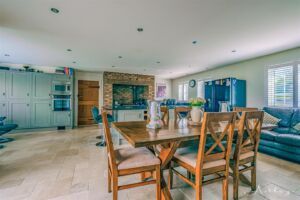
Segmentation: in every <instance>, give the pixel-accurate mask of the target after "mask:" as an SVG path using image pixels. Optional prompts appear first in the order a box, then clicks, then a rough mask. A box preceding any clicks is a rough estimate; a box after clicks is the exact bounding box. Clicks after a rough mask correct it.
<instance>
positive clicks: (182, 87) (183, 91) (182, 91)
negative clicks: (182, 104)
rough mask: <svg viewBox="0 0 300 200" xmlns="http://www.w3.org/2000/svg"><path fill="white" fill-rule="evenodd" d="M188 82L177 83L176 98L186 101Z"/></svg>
mask: <svg viewBox="0 0 300 200" xmlns="http://www.w3.org/2000/svg"><path fill="white" fill-rule="evenodd" d="M188 90H189V84H188V83H183V84H179V85H178V100H179V101H182V100H183V101H187V100H188V96H189V91H188Z"/></svg>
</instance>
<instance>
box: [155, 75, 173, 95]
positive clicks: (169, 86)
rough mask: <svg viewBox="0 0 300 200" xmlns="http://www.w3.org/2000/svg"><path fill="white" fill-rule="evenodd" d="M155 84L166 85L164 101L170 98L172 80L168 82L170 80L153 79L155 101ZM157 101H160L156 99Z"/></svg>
mask: <svg viewBox="0 0 300 200" xmlns="http://www.w3.org/2000/svg"><path fill="white" fill-rule="evenodd" d="M157 83H164V84H166V86H167V96H166V99H168V98H172V80H170V79H160V78H156V77H155V99H157V98H156V84H157ZM158 100H160V99H158Z"/></svg>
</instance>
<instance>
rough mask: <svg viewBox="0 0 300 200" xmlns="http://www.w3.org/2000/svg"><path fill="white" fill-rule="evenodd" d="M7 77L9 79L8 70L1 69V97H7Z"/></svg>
mask: <svg viewBox="0 0 300 200" xmlns="http://www.w3.org/2000/svg"><path fill="white" fill-rule="evenodd" d="M6 79H7V73H6V71H4V70H0V99H5V98H6V95H7V88H6V83H7V82H6V81H7V80H6Z"/></svg>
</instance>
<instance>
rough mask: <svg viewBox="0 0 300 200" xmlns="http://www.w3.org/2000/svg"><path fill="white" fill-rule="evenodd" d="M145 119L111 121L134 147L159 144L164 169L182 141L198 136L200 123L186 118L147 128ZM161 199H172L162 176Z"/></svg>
mask: <svg viewBox="0 0 300 200" xmlns="http://www.w3.org/2000/svg"><path fill="white" fill-rule="evenodd" d="M146 125H147V122H146V121H130V122H113V123H112V127H113V128H115V129H116V130H117V131H118V132H119V133H120V134H121V135H122V136H123V137H124V139H125V140H127V141H128V143H129V144H130V145H131V146H132V147H134V148H138V147H147V148H149V149H150V150H153V147H155V146H156V145H160V147H161V149H160V151H159V152H158V157H159V158H160V160H161V169H162V170H163V169H165V168H166V167H167V166H168V164H169V163H170V161H171V159H172V157H173V155H174V154H175V152H176V150H177V148H178V147H180V146H181V144H182V143H187V142H189V141H197V140H199V138H200V130H201V125H191V124H190V123H189V122H188V121H187V120H186V119H181V120H180V121H179V122H176V123H175V121H174V120H172V119H171V120H169V122H168V123H166V124H164V125H162V127H161V128H160V129H148V128H147V127H146ZM275 127H276V126H275V125H272V124H263V125H262V129H264V130H266V129H267V130H268V129H273V128H275ZM161 192H162V199H166V200H169V199H172V196H171V193H170V190H169V189H168V187H167V184H166V181H165V179H164V176H163V175H162V176H161Z"/></svg>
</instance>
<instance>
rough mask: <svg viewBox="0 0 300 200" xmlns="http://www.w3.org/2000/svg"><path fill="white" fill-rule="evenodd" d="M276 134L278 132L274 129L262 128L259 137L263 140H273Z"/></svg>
mask: <svg viewBox="0 0 300 200" xmlns="http://www.w3.org/2000/svg"><path fill="white" fill-rule="evenodd" d="M277 135H278V133H276V132H274V131H268V130H262V131H261V134H260V138H261V139H263V140H269V141H274V140H275V137H276V136H277Z"/></svg>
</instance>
